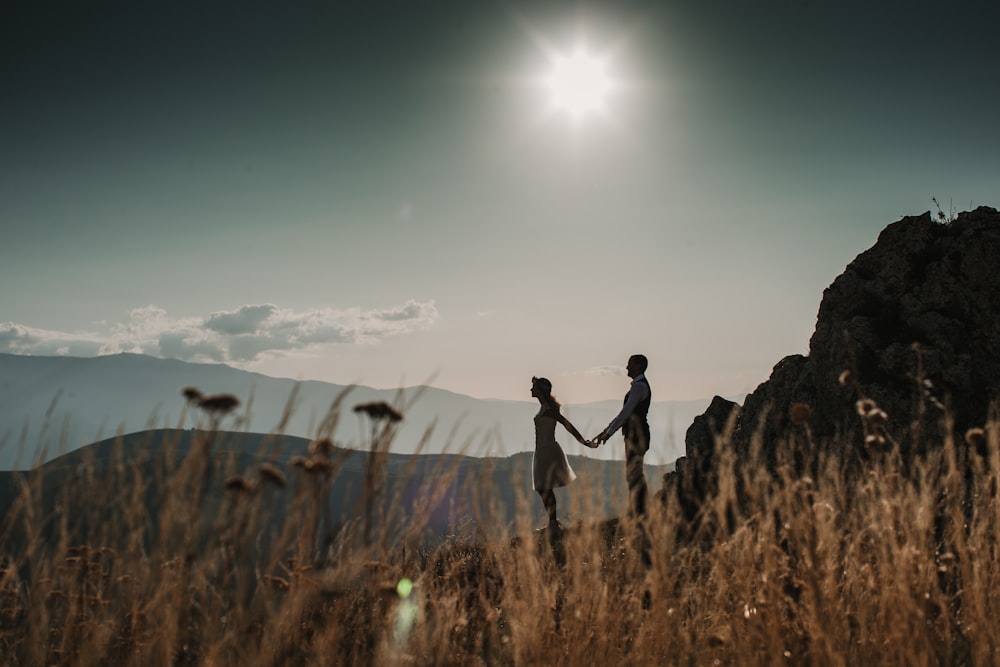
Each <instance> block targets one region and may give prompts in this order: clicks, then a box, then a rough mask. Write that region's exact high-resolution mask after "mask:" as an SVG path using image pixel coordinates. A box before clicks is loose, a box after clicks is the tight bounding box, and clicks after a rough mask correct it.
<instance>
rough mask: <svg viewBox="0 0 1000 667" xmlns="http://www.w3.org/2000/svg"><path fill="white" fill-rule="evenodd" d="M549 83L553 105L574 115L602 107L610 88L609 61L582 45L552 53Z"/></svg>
mask: <svg viewBox="0 0 1000 667" xmlns="http://www.w3.org/2000/svg"><path fill="white" fill-rule="evenodd" d="M546 84H547V86H548V90H549V94H550V96H551V103H552V106H553V107H555V108H556V109H557V110H559V111H564V112H566V113H569V114H570V115H572V116H574V117H580V116H583V115H585V114H588V113H591V112H595V111H603V110H604V107H605V103H606V101H607V97H608V93H609V92H610V90H611V79H610V77H609V75H608V68H607V63H606V62H605V61H604V60H603V59H601V58H597V57H595V56H593V55H591V54H589V53H587V52H586V51H584V50H582V49H581V50H578V51H576V52H575V53H573V54H570V55H564V54H556V55H555V56H553V58H552V69H551V71H550V72H549V75H548V77H547V79H546Z"/></svg>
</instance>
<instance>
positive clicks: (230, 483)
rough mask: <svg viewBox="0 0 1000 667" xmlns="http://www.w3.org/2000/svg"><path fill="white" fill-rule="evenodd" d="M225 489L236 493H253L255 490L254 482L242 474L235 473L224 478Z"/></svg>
mask: <svg viewBox="0 0 1000 667" xmlns="http://www.w3.org/2000/svg"><path fill="white" fill-rule="evenodd" d="M226 489H227V490H228V491H235V492H237V493H253V492H254V491H256V490H257V489H256V487H254V483H253V482H251V481H250V480H249V479H247V478H246V477H244V476H243V475H236V476H234V477H230V478H229V479H227V480H226Z"/></svg>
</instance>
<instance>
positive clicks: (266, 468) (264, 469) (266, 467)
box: [259, 463, 288, 487]
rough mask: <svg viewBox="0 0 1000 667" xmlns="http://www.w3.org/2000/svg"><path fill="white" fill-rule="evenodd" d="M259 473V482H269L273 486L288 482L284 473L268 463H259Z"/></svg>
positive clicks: (281, 485) (282, 485) (280, 485)
mask: <svg viewBox="0 0 1000 667" xmlns="http://www.w3.org/2000/svg"><path fill="white" fill-rule="evenodd" d="M259 475H260V481H261V482H270V483H271V484H274V485H275V486H279V487H284V486H285V484H287V483H288V480H286V479H285V474H284V473H283V472H281V471H280V470H278V468H277V467H276V466H274V465H272V464H270V463H262V464H261V466H260V471H259Z"/></svg>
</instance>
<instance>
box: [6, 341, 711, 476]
mask: <svg viewBox="0 0 1000 667" xmlns="http://www.w3.org/2000/svg"><path fill="white" fill-rule="evenodd" d="M622 380H623V382H622V384H623V391H624V389H625V386H626V382H625V380H626V379H625V378H622ZM185 387H195V388H197V389H199V390H200V391H201V392H203V393H205V394H215V393H230V394H233V395H235V396H236V397H238V398H239V399H240V400H241V401H242V406H241V407H240V408H239V410H237V413H236V414H235V415H234V416H233V417H230V418H228V419H227V421H226V422H225V424H224V428H228V429H230V430H238V431H256V432H262V433H271V432H276V430H277V429H278V426H279V425H280V424H281V423H282V418H283V414H284V413H285V411H286V407H290V408H291V416H290V417H289V418H288V420H287V422H286V423H285V425H284V427H283V428H282V429H280V430H281V432H282V433H284V434H286V435H289V436H296V437H301V438H306V439H309V438H312V437H314V436H315V435H316V433H317V427H318V425H319V423H320V422H321V421H322V420H323V418H324V416H325V415H326V414H327V412H328V411H329V408H330V406H331V405H332V404H333V402H334V400H335V399H336V398H337V397H338V396H341V395H342V394H343V393H344V392H345V390H348V387H345V386H342V385H335V384H330V383H327V382H316V381H304V382H298V381H295V380H290V379H280V378H273V377H268V376H266V375H261V374H259V373H252V372H248V371H243V370H238V369H235V368H232V367H230V366H226V365H223V364H196V363H188V362H183V361H176V360H170V359H159V358H155V357H150V356H145V355H136V354H116V355H108V356H100V357H89V358H80V357H62V356H57V357H34V356H23V355H12V354H0V470H14V469H27V468H29V467H31V466H33V465H35V464H37V463H39V462H42V461H49V460H51V459H53V458H55V457H56V456H58V455H60V454H63V453H67V452H72V451H74V450H76V449H78V448H80V447H81V446H84V445H87V444H90V443H93V442H96V441H99V440H101V439H104V438H109V437H111V436H114V435H116V434H125V433H133V432H136V431H142V430H148V429H161V428H179V429H185V428H191V427H193V426H196V425H198V420H199V419H202V418H203V416H202V415H201V414H200V413H199V412H198V411H194V410H185V407H186V406H185V399H184V397H183V396H182V395H181V390H182V389H183V388H185ZM370 401H385V402H387V403H390V404H393V405H395V406H397V407H399V408H400V409H401V410H402V411H403V412H404V415H405V417H404V420H403V422H402V423H401V424H400V427H399V430H398V434H397V436H396V438H395V441H394V444H393V450H392V451H393V453H397V454H414V453H423V454H442V453H456V454H457V453H461V454H466V455H470V456H478V457H487V456H493V457H509V456H512V455H514V454H517V453H520V452H530V451H531V450H533V448H534V431H533V429H534V426H533V422H532V416H533V415H534V414H535V413H536V412H537V410H538V405H537V403H536V402H534V401H503V400H482V399H476V398H472V397H469V396H463V395H461V394H455V393H453V392H450V391H446V390H443V389H438V388H434V387H425V386H421V387H408V388H404V389H399V390H385V389H373V388H371V387H363V386H356V387H352V388H350V390H349V393H348V394H347V395H346V396H345V397H344V400H343V402H342V404H341V410H340V412H341V416H340V420H339V422H338V424H337V427H336V429H335V431H334V439H335V441H336V443H337V445H338V446H341V447H346V448H351V449H364V447H365V441H366V427H365V425H364V423H363V422H362V421H361V420H360V419H359V417H358V416H356V415H355V414H354V413H353V412H352V411H351V408H352V407H353V406H355V405H357V404H359V403H365V402H370ZM708 403H709V400H708V399H706V400H696V401H670V402H656V403H654V404H653V406H652V408H651V410H650V426H651V428H652V447H651V449H650V453H649V455H647V458H646V461H647V463H650V464H667V463H671V462H673V461H674V460H675V459H676V458H677V457H678V456H680V455H682V453H683V449H684V432H685V431H686V429H687V427H688V425H690V423H691V421H692V420H693V419H694V417H695V416H696V415H698V414H701V413H702V412H703V411H704V409H705V408H706V406H707V405H708ZM620 405H621V404H620V402H619V401H602V402H597V403H588V404H584V405H567V406H564V408H563V410H564V413H565V414H566V415H567V416H568V417H569V418H570V420H571V421H572V422H573V423H574V424H575V425H576V426H577V427H578V428H579V429H580V430H581V432H582V433H583V434H584V435H585V436H590V435H593V434H595V433H597V432H598V431H599V430H600V429H601V428H603V427H604V426H605V425H606V424H607V423H608V422H609V421H610V420H611V419H612V418H613V417H614V415H615V414H616V413H617V411H618V409H619V408H620ZM185 412H186V414H185ZM182 415H183V420H182ZM429 429H430V434H429V436H427V437H425V435H426V434H427V432H428V430H429ZM557 436H558V438H559V441H560V442H561V443H562V444H563V446H564V448H565V449H566V452H567V454H569V455H582V456H584V457H586V458H591V459H602V460H611V459H617V460H620V459H621V456H622V452H621V447H620V439H615V440H612V441H611V442H610V443H609V444H608V445H605V446H604V447H601V448H600V449H596V450H594V449H587V448H584V447H583V446H581V445H579V444H578V443H576V442H574V441H573V439H572V438H571V437H570V436H569V434H568V433H565V432H562V431H560V432H559V433H558V434H557ZM421 443H423V444H421Z"/></svg>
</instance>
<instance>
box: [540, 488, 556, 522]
mask: <svg viewBox="0 0 1000 667" xmlns="http://www.w3.org/2000/svg"><path fill="white" fill-rule="evenodd" d="M538 495H539V496H541V497H542V504H543V505H545V511H546V512H548V515H549V523H552V522H554V521H556V494H555V491H553V490H552V489H547V490H545V491H539V492H538Z"/></svg>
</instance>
